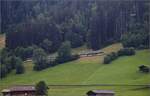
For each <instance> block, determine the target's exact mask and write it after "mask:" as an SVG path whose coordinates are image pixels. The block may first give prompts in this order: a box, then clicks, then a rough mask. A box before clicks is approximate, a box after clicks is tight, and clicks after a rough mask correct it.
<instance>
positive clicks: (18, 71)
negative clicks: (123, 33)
mask: <svg viewBox="0 0 150 96" xmlns="http://www.w3.org/2000/svg"><path fill="white" fill-rule="evenodd" d="M24 71H25V69H24V66H23V63H22V60H21V59H20V58H17V59H16V74H23V73H24Z"/></svg>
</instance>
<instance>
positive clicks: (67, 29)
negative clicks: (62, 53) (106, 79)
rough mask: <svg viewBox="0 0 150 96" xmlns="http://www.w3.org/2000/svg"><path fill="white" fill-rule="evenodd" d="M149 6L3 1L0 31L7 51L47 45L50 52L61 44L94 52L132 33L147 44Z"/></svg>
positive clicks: (133, 0)
mask: <svg viewBox="0 0 150 96" xmlns="http://www.w3.org/2000/svg"><path fill="white" fill-rule="evenodd" d="M149 6H150V5H149V1H148V0H116V1H113V0H112V1H111V0H106V1H103V0H102V1H101V0H35V1H28V0H27V1H25V0H16V1H14V0H13V1H9V0H6V1H4V0H2V1H1V16H2V18H1V22H2V24H1V25H2V27H1V32H2V33H6V47H7V48H9V49H15V48H17V47H18V46H22V47H28V46H32V45H37V46H40V47H42V48H44V46H42V45H44V44H45V43H46V44H47V45H48V46H49V47H51V46H52V47H51V49H49V50H47V49H45V50H47V51H48V52H50V53H51V52H55V51H57V50H58V48H59V47H60V45H61V43H62V42H64V41H70V42H71V47H72V48H76V47H79V46H81V45H84V44H86V45H87V46H88V47H89V48H92V49H94V50H97V49H100V48H101V47H104V46H105V45H108V44H110V43H113V42H117V41H120V40H121V37H124V38H123V40H126V37H127V40H128V42H130V40H129V39H128V37H130V36H131V34H133V35H134V36H135V35H138V36H139V37H140V36H142V37H143V35H144V36H145V38H143V39H144V40H145V41H147V42H146V43H147V44H148V41H149V40H148V31H149V29H148V28H149V27H148V26H149ZM136 29H138V32H137V30H136ZM129 33H130V34H129ZM143 33H144V34H143ZM123 34H125V36H123ZM139 34H140V35H139ZM146 34H147V35H146ZM138 36H137V38H138ZM144 40H143V41H141V42H144ZM131 41H133V40H131ZM135 42H136V41H135ZM125 45H127V44H126V43H125ZM137 45H139V44H137ZM142 45H144V44H142ZM142 45H141V46H142ZM127 46H128V45H127ZM129 46H130V45H129ZM134 46H136V44H135V45H134Z"/></svg>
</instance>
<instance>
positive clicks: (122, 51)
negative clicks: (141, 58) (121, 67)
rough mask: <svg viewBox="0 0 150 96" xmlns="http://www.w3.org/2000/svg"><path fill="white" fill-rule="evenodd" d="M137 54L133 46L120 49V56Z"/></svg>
mask: <svg viewBox="0 0 150 96" xmlns="http://www.w3.org/2000/svg"><path fill="white" fill-rule="evenodd" d="M131 55H135V50H134V49H133V48H123V49H120V50H119V51H118V56H131Z"/></svg>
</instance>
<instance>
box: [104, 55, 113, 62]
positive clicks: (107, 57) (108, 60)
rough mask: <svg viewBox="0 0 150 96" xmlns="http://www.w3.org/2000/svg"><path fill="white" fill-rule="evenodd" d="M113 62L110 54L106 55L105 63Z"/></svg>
mask: <svg viewBox="0 0 150 96" xmlns="http://www.w3.org/2000/svg"><path fill="white" fill-rule="evenodd" d="M110 62H111V58H110V56H109V55H107V56H105V57H104V64H109V63H110Z"/></svg>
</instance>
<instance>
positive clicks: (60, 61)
mask: <svg viewBox="0 0 150 96" xmlns="http://www.w3.org/2000/svg"><path fill="white" fill-rule="evenodd" d="M78 58H79V55H71V56H70V57H69V58H66V59H64V58H58V57H57V58H56V62H57V63H58V64H61V63H65V62H68V61H73V60H77V59H78Z"/></svg>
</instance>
